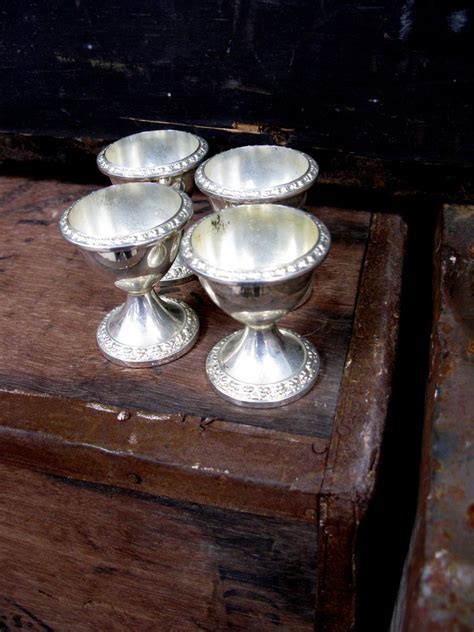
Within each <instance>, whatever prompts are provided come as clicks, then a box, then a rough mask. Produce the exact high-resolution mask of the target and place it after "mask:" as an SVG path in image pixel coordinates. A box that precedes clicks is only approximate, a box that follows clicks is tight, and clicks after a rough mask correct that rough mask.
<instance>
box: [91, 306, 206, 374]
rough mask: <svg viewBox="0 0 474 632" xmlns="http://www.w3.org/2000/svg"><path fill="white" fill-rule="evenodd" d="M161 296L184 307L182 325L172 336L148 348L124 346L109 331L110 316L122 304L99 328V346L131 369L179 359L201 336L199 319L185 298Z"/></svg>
mask: <svg viewBox="0 0 474 632" xmlns="http://www.w3.org/2000/svg"><path fill="white" fill-rule="evenodd" d="M160 298H161V300H162V301H163V302H165V303H171V304H173V305H174V307H175V308H178V309H181V310H182V312H183V313H184V318H183V321H184V322H183V326H182V328H181V329H180V330H179V331H178V333H177V334H176V335H175V336H173V338H170V339H169V340H166V341H164V342H160V343H157V344H154V345H149V346H147V347H132V346H128V345H123V344H121V343H120V342H117V340H115V339H114V338H112V336H111V335H110V334H109V331H108V323H109V321H110V319H111V318H112V317H113V316H114V315H115V314H116V312H118V311H119V310H120V309H122V307H123V306H122V305H119V306H118V307H116V308H115V309H113V310H112V311H111V312H109V313H108V314H107V316H106V317H105V318H104V319H103V320H102V322H101V323H100V325H99V328H98V329H97V344H98V346H99V349H100V350H101V351H102V353H103V354H104V355H105V356H106V357H107V358H108V359H109V360H110V361H111V362H115V363H116V364H121V365H122V366H128V367H132V368H133V367H136V368H140V367H150V366H158V365H160V364H166V363H167V362H171V361H172V360H176V359H177V358H179V357H181V356H182V355H184V354H185V353H187V352H188V351H189V350H190V349H191V347H193V345H194V344H195V342H196V340H197V338H198V335H199V318H198V316H197V314H196V312H195V311H194V310H193V309H191V307H189V305H186V303H183V302H182V301H178V300H176V299H171V298H163V297H160Z"/></svg>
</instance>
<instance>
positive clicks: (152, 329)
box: [108, 289, 180, 347]
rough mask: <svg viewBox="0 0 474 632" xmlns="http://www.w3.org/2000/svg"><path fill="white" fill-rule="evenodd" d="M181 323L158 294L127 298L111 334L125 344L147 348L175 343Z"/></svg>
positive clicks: (113, 320) (110, 328) (114, 319)
mask: <svg viewBox="0 0 474 632" xmlns="http://www.w3.org/2000/svg"><path fill="white" fill-rule="evenodd" d="M179 327H180V322H179V319H178V318H177V317H176V316H175V315H174V314H173V313H172V311H170V309H168V307H167V306H166V305H165V303H164V302H163V301H162V300H161V299H160V297H159V296H158V295H157V294H156V292H155V291H154V290H153V289H151V290H149V291H147V292H145V293H144V294H127V300H126V302H125V303H124V304H123V305H122V307H121V309H119V310H118V311H117V312H116V313H114V315H113V316H112V317H111V319H110V321H109V323H108V331H109V334H110V335H111V336H112V338H114V339H115V340H117V342H119V343H121V344H127V345H134V346H138V347H145V346H148V345H152V344H157V343H160V342H164V341H166V340H169V339H171V338H172V337H173V336H174V335H176V331H177V330H178V329H179Z"/></svg>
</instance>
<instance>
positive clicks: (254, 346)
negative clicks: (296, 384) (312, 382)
mask: <svg viewBox="0 0 474 632" xmlns="http://www.w3.org/2000/svg"><path fill="white" fill-rule="evenodd" d="M225 351H226V353H225V357H223V358H222V360H223V363H224V366H225V370H226V372H227V373H228V374H229V375H231V376H232V377H234V378H235V379H237V380H240V381H242V382H248V383H251V384H268V383H273V382H279V381H281V380H285V379H288V378H289V377H291V375H292V374H293V373H294V371H295V366H300V365H301V363H302V362H303V361H304V350H303V349H302V348H301V346H300V345H295V343H294V341H293V340H292V339H291V340H290V339H288V338H287V337H285V336H284V335H282V333H281V332H280V330H279V329H278V327H277V326H276V325H275V324H274V323H273V324H271V325H269V326H268V327H266V328H258V329H254V328H252V327H249V326H247V327H246V328H245V329H244V330H243V331H242V332H241V334H240V336H239V337H237V338H236V339H234V341H233V344H229V346H228V348H227V349H226V350H225ZM296 356H298V357H296ZM299 356H300V357H299Z"/></svg>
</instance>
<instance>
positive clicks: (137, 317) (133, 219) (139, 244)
mask: <svg viewBox="0 0 474 632" xmlns="http://www.w3.org/2000/svg"><path fill="white" fill-rule="evenodd" d="M192 214H193V210H192V202H191V200H190V199H189V197H188V196H187V195H186V194H185V193H182V192H181V191H176V190H174V189H172V188H170V187H168V186H164V185H162V184H156V183H149V182H141V183H133V184H130V183H129V184H120V185H114V186H110V187H106V188H104V189H100V190H99V191H95V192H94V193H91V194H89V195H87V196H85V197H84V198H82V199H80V200H79V201H77V202H76V203H75V204H73V205H72V206H71V207H70V208H68V209H67V210H66V211H64V213H63V214H62V216H61V220H60V230H61V232H62V234H63V237H64V238H65V239H66V240H68V241H69V242H71V243H72V244H74V245H75V246H77V247H78V248H79V249H80V250H81V252H82V253H83V254H84V255H85V257H86V259H87V260H88V261H89V263H91V264H92V265H93V266H94V267H95V268H96V269H98V270H100V271H101V272H102V273H104V274H105V275H106V276H108V277H109V278H110V279H111V280H112V281H113V282H114V284H115V285H116V286H117V287H118V288H120V289H122V290H124V291H125V292H127V300H126V302H125V303H124V304H123V305H120V306H119V307H116V308H115V309H114V310H112V311H111V312H110V313H109V314H107V316H106V317H105V318H104V320H103V321H102V323H101V324H100V326H99V329H98V331H97V343H98V346H99V348H100V350H101V351H102V352H103V353H104V355H105V356H106V357H107V358H109V359H110V360H112V361H113V362H116V363H118V364H123V365H126V366H130V367H143V366H154V365H158V364H164V363H165V362H170V361H171V360H174V359H175V358H178V357H179V356H181V355H183V354H184V353H186V352H187V351H188V350H189V349H190V348H191V347H192V346H193V344H194V343H195V342H196V340H197V336H198V332H199V321H198V318H197V316H196V314H195V312H194V311H193V310H192V309H191V308H190V307H189V306H188V305H186V304H185V303H183V302H182V301H177V300H174V299H165V298H161V297H160V296H158V295H157V294H156V292H155V290H154V289H153V288H154V286H155V285H157V284H159V283H160V282H161V279H162V278H163V276H164V275H165V274H166V272H167V271H168V270H169V268H170V266H171V264H172V263H173V261H174V259H175V257H176V254H177V252H178V249H179V244H180V240H181V235H182V231H183V228H184V226H185V225H186V223H187V222H188V221H189V219H190V218H191V216H192Z"/></svg>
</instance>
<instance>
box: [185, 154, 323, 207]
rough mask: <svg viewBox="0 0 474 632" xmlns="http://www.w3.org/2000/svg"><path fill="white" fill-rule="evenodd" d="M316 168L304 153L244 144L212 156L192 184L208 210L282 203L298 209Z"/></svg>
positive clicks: (313, 162)
mask: <svg viewBox="0 0 474 632" xmlns="http://www.w3.org/2000/svg"><path fill="white" fill-rule="evenodd" d="M318 173H319V168H318V165H317V163H316V161H315V160H314V159H313V158H311V156H308V155H307V154H305V153H303V152H301V151H297V150H295V149H290V148H289V147H280V146H277V145H248V146H246V147H237V148H236V149H230V150H229V151H225V152H223V153H221V154H217V155H216V156H212V158H209V159H208V160H206V162H204V163H203V164H202V165H200V166H199V167H198V169H197V171H196V176H195V180H196V184H197V186H198V187H199V189H200V190H201V191H202V192H203V193H204V194H205V195H207V197H208V198H209V200H210V202H211V205H212V208H213V209H214V210H215V211H220V210H222V209H223V208H225V207H227V206H236V205H238V204H258V203H279V202H281V203H283V204H285V206H294V207H300V206H302V205H303V204H304V202H305V200H306V191H307V190H308V189H309V188H310V187H311V186H312V185H313V184H314V183H315V182H316V179H317V177H318Z"/></svg>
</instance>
